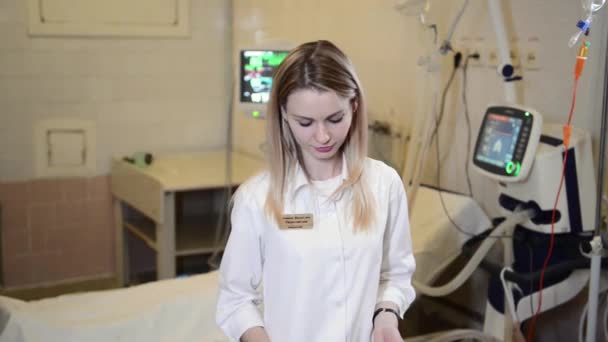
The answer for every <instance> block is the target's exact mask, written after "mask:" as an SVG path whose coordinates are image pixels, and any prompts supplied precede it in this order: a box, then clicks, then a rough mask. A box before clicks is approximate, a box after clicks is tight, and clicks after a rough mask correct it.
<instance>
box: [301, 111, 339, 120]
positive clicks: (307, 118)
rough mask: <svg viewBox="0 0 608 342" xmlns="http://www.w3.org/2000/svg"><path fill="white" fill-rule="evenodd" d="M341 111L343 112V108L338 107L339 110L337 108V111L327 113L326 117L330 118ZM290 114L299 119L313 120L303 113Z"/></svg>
mask: <svg viewBox="0 0 608 342" xmlns="http://www.w3.org/2000/svg"><path fill="white" fill-rule="evenodd" d="M343 112H344V110H343V109H340V110H338V111H337V112H335V113H332V114H329V115H328V116H327V117H326V118H327V119H329V118H331V117H332V116H336V115H338V114H342V113H343ZM291 115H293V116H294V117H295V118H296V119H300V120H314V119H313V118H309V117H307V116H303V115H297V114H291Z"/></svg>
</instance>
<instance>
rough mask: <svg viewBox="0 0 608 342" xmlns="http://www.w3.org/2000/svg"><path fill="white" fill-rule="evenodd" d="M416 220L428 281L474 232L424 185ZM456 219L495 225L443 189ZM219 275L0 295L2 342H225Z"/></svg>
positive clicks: (416, 245)
mask: <svg viewBox="0 0 608 342" xmlns="http://www.w3.org/2000/svg"><path fill="white" fill-rule="evenodd" d="M418 196H419V197H418V200H417V203H416V207H415V208H414V210H413V213H414V215H413V216H412V220H411V227H412V228H411V229H412V238H413V250H414V253H415V256H416V262H417V270H416V273H415V274H414V278H415V279H418V280H419V281H422V282H425V283H430V282H432V281H434V280H435V279H436V277H437V276H438V275H439V274H440V273H441V271H442V270H443V269H444V268H445V267H446V266H447V265H448V264H449V263H450V262H451V261H452V260H454V259H455V258H456V257H457V256H458V255H459V253H460V247H461V245H462V244H463V243H464V242H465V241H466V240H467V239H468V237H467V236H466V235H464V234H462V233H460V232H458V230H456V229H455V228H454V227H452V224H451V223H450V220H449V218H448V217H447V216H446V215H445V213H444V211H443V209H442V207H441V205H440V199H439V195H438V191H436V190H433V189H431V188H427V187H422V188H421V189H420V190H419V194H418ZM443 199H444V202H445V205H446V209H447V211H448V212H449V214H450V217H451V218H452V219H453V220H454V222H456V223H457V224H458V225H459V226H462V227H467V229H472V230H470V231H469V232H470V233H473V234H476V233H479V232H481V231H483V230H484V229H486V228H487V227H489V226H490V221H489V219H488V218H487V217H486V215H485V214H484V213H483V211H482V210H481V208H479V206H478V205H477V204H476V203H475V202H474V201H473V200H472V199H470V198H468V197H466V196H462V195H458V194H453V193H445V192H444V193H443ZM217 287H218V273H217V272H210V273H207V274H202V275H196V276H190V277H187V278H177V279H169V280H162V281H157V282H153V283H147V284H143V285H139V286H134V287H130V288H124V289H117V290H109V291H98V292H89V293H81V294H72V295H64V296H60V297H56V298H49V299H43V300H39V301H32V302H24V301H20V300H16V299H11V298H7V297H0V328H2V327H3V329H2V330H0V331H2V333H1V334H0V341H2V342H4V341H11V342H13V341H14V342H20V341H28V342H37V341H45V342H54V341H62V342H71V341H90V342H96V341H129V342H137V341H206V342H219V341H227V339H226V338H225V337H224V336H223V334H222V333H221V331H220V330H219V328H218V327H217V326H216V324H215V305H216V299H217V290H218V288H217Z"/></svg>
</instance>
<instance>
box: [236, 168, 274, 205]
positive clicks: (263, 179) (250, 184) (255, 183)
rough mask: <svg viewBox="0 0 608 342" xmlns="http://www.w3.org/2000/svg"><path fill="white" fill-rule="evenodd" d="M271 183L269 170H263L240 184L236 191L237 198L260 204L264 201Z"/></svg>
mask: <svg viewBox="0 0 608 342" xmlns="http://www.w3.org/2000/svg"><path fill="white" fill-rule="evenodd" d="M269 184H270V174H269V172H268V171H267V170H264V171H261V172H259V173H257V174H256V175H254V176H252V177H250V178H249V179H247V180H246V181H245V182H243V183H242V184H241V185H239V187H238V189H237V191H236V193H235V199H236V200H240V201H247V202H250V201H252V202H253V203H258V204H259V203H264V201H265V200H266V194H267V193H268V186H269Z"/></svg>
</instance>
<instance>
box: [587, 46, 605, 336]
mask: <svg viewBox="0 0 608 342" xmlns="http://www.w3.org/2000/svg"><path fill="white" fill-rule="evenodd" d="M604 55H605V61H604V101H603V104H602V124H601V128H600V152H599V153H600V155H599V157H600V158H599V166H598V182H597V198H596V201H595V232H594V236H593V240H592V241H591V253H590V254H591V268H590V279H589V302H588V303H589V311H588V313H587V337H586V341H587V342H593V341H595V337H596V334H597V332H596V326H597V309H598V308H597V307H598V297H599V283H600V277H599V275H600V272H601V267H602V255H603V249H604V247H603V244H602V237H601V227H602V193H603V192H604V164H605V159H606V123H607V121H608V48H607V49H605V52H604Z"/></svg>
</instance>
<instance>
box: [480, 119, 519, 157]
mask: <svg viewBox="0 0 608 342" xmlns="http://www.w3.org/2000/svg"><path fill="white" fill-rule="evenodd" d="M522 122H523V121H522V120H521V119H519V118H514V117H511V116H506V115H500V114H489V115H488V116H487V118H486V121H485V123H484V127H483V131H482V132H481V137H480V138H481V141H480V145H479V146H478V148H477V151H476V154H475V159H477V160H478V161H481V162H484V163H488V164H492V165H495V166H497V167H500V168H503V167H506V165H507V163H509V162H511V161H512V160H513V154H514V153H515V148H516V145H517V141H518V139H519V132H520V131H521V128H522Z"/></svg>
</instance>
